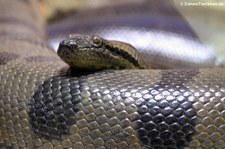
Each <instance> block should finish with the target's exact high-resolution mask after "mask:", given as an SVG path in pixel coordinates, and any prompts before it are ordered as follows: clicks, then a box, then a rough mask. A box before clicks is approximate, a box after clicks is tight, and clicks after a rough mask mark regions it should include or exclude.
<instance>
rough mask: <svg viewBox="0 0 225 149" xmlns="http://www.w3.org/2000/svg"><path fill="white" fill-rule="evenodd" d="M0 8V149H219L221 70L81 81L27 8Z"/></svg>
mask: <svg viewBox="0 0 225 149" xmlns="http://www.w3.org/2000/svg"><path fill="white" fill-rule="evenodd" d="M0 4H2V5H1V6H8V7H9V6H10V7H11V9H0V11H1V12H2V13H0V18H1V19H0V20H2V21H1V24H0V26H1V28H0V45H1V47H0V60H1V62H0V82H1V83H0V147H1V148H10V147H11V148H48V149H49V148H50V149H51V148H55V149H59V148H75V149H77V148H128V147H129V148H184V147H187V148H221V149H222V148H224V147H225V119H224V117H225V110H224V106H225V79H224V76H225V70H224V68H219V69H216V68H215V69H212V68H210V69H185V70H184V69H183V70H182V69H177V70H122V71H113V70H111V71H101V72H98V73H92V74H89V75H86V74H84V75H83V74H82V75H81V74H78V72H76V70H70V69H69V68H68V66H66V64H64V63H63V62H62V61H61V60H60V59H59V58H58V57H57V55H56V53H54V52H53V51H52V50H51V49H50V48H49V47H48V46H47V45H46V43H45V41H44V40H43V37H44V34H43V33H42V32H40V31H41V30H42V29H43V27H42V24H41V21H40V20H41V19H40V18H39V17H40V16H39V15H38V11H35V10H36V7H34V6H35V1H22V0H20V1H19V0H17V1H12V0H7V1H5V0H1V1H0ZM12 4H13V5H12ZM11 10H13V11H11ZM15 10H20V11H15ZM5 12H7V13H5ZM6 14H8V16H7V15H6ZM34 16H35V17H34ZM3 17H6V18H10V21H9V20H7V19H2V18H3ZM3 20H4V21H3ZM38 20H39V21H38ZM20 22H21V23H20ZM6 24H7V25H6ZM21 24H23V25H21ZM24 24H29V25H24ZM11 26H13V28H11V29H9V27H11ZM28 26H29V27H28ZM22 31H23V32H22Z"/></svg>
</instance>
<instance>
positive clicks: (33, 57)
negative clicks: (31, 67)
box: [25, 56, 59, 62]
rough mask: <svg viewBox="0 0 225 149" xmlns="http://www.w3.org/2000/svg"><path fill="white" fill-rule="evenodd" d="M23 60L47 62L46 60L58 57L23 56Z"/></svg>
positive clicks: (53, 59) (54, 59) (55, 59)
mask: <svg viewBox="0 0 225 149" xmlns="http://www.w3.org/2000/svg"><path fill="white" fill-rule="evenodd" d="M25 60H26V61H27V62H48V61H57V60H59V59H58V58H56V57H51V56H31V57H27V58H25Z"/></svg>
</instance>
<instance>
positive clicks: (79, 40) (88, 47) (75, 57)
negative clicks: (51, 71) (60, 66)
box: [57, 34, 104, 69]
mask: <svg viewBox="0 0 225 149" xmlns="http://www.w3.org/2000/svg"><path fill="white" fill-rule="evenodd" d="M103 40H104V39H103V38H102V37H100V36H97V35H80V34H73V35H69V36H68V37H67V38H66V39H65V40H63V41H62V42H60V44H59V47H58V51H57V54H58V55H59V57H60V58H61V59H62V60H63V61H64V62H66V63H67V64H68V65H69V66H71V67H74V68H81V69H83V67H85V66H88V63H91V62H92V61H95V60H93V59H96V57H97V55H96V52H97V51H98V50H101V49H102V46H103ZM88 67H89V66H88ZM87 69H90V67H89V68H87Z"/></svg>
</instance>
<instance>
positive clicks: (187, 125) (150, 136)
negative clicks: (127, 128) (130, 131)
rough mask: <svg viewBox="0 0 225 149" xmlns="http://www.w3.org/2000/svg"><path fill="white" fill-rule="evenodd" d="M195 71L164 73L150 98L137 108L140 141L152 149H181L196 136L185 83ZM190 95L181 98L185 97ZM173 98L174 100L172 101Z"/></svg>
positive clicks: (192, 109)
mask: <svg viewBox="0 0 225 149" xmlns="http://www.w3.org/2000/svg"><path fill="white" fill-rule="evenodd" d="M197 74H198V71H197V70H190V71H187V70H185V71H183V70H167V71H163V72H162V74H161V75H162V78H161V81H160V82H159V83H157V84H155V85H154V86H153V87H152V88H151V89H150V91H149V94H150V95H151V96H150V98H147V99H145V100H144V101H143V102H142V103H141V104H140V105H139V106H138V113H139V114H140V116H141V117H140V119H139V120H138V121H139V123H138V124H140V125H139V129H138V130H137V132H138V135H139V138H140V141H141V142H142V143H143V144H144V145H146V146H147V147H151V148H183V147H186V146H187V145H188V144H189V142H190V141H191V139H192V136H193V135H194V134H195V130H194V127H195V120H194V119H195V116H196V115H197V113H196V111H195V110H194V108H193V107H192V104H193V103H192V102H194V101H189V100H188V98H189V97H190V96H191V95H192V93H191V92H190V91H189V89H188V88H186V87H185V83H188V82H189V81H191V80H192V78H193V77H194V76H196V75H197ZM185 92H186V93H187V92H188V93H190V94H186V95H184V93H185ZM173 97H174V98H173Z"/></svg>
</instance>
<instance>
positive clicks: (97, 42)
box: [93, 36, 102, 45]
mask: <svg viewBox="0 0 225 149" xmlns="http://www.w3.org/2000/svg"><path fill="white" fill-rule="evenodd" d="M93 42H94V44H97V45H99V44H101V42H102V39H101V37H99V36H94V37H93Z"/></svg>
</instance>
